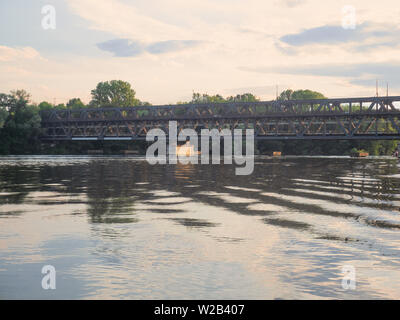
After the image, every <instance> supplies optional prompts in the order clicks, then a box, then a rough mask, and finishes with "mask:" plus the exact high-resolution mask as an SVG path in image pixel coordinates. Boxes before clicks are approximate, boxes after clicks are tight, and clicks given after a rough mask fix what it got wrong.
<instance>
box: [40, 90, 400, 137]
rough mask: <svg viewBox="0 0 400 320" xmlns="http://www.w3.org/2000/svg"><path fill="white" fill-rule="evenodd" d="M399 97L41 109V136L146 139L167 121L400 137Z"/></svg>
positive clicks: (283, 132) (281, 132) (268, 133)
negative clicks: (149, 132) (149, 133)
mask: <svg viewBox="0 0 400 320" xmlns="http://www.w3.org/2000/svg"><path fill="white" fill-rule="evenodd" d="M399 107H400V96H390V97H370V98H342V99H313V100H287V101H266V102H234V103H214V104H184V105H166V106H135V107H127V108H114V107H110V108H84V109H62V110H56V109H54V110H45V111H42V113H41V116H42V128H43V131H44V134H43V136H42V140H50V141H56V140H71V141H74V140H87V141H89V140H143V139H145V137H146V133H147V132H148V131H149V130H151V129H153V128H159V129H162V130H164V131H165V132H166V134H167V133H168V124H169V121H177V125H178V133H179V131H180V130H182V129H185V128H192V129H195V130H196V131H198V132H200V130H201V129H210V130H211V129H214V128H216V129H219V130H222V129H230V130H232V131H233V130H234V129H254V132H255V138H256V139H265V140H291V139H303V140H305V139H325V140H332V139H337V140H339V139H368V140H372V139H375V140H383V139H386V140H387V139H399V140H400V109H399Z"/></svg>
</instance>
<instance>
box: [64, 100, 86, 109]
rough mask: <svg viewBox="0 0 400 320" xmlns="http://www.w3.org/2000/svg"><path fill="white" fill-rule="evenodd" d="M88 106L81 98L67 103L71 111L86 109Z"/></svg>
mask: <svg viewBox="0 0 400 320" xmlns="http://www.w3.org/2000/svg"><path fill="white" fill-rule="evenodd" d="M85 107H86V105H85V104H84V103H83V102H82V100H81V99H80V98H73V99H70V100H69V101H68V103H67V108H70V109H82V108H85Z"/></svg>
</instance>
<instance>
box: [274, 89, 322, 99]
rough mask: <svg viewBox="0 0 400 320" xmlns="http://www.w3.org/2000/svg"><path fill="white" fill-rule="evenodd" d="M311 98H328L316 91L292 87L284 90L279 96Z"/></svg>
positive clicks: (283, 97)
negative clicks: (292, 88)
mask: <svg viewBox="0 0 400 320" xmlns="http://www.w3.org/2000/svg"><path fill="white" fill-rule="evenodd" d="M309 99H326V97H325V96H324V95H323V94H322V93H320V92H316V91H311V90H308V89H307V90H296V91H293V90H291V89H288V90H285V91H282V92H281V94H280V95H279V97H278V100H309Z"/></svg>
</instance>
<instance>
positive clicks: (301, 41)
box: [280, 23, 393, 46]
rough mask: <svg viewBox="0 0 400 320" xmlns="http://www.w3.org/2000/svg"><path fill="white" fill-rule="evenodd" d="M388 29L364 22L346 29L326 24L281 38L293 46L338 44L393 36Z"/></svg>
mask: <svg viewBox="0 0 400 320" xmlns="http://www.w3.org/2000/svg"><path fill="white" fill-rule="evenodd" d="M389 30H390V29H386V30H376V29H374V28H372V26H370V25H368V24H366V23H364V24H361V25H358V26H357V27H356V28H355V29H344V28H343V27H341V26H335V25H326V26H321V27H316V28H311V29H306V30H303V31H301V32H299V33H295V34H287V35H284V36H282V37H281V38H280V40H281V41H282V42H284V43H286V44H289V45H291V46H304V45H309V44H338V43H347V42H360V41H365V40H367V39H370V38H372V37H374V38H376V37H385V36H391V35H393V33H392V32H391V31H389Z"/></svg>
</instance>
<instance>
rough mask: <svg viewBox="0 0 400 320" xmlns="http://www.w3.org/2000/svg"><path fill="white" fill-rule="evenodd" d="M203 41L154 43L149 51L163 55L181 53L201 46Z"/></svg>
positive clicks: (148, 48)
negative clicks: (174, 52)
mask: <svg viewBox="0 0 400 320" xmlns="http://www.w3.org/2000/svg"><path fill="white" fill-rule="evenodd" d="M200 43H201V41H195V40H169V41H160V42H154V43H152V44H150V45H149V46H148V47H147V51H148V52H150V53H152V54H161V53H167V52H173V51H180V50H184V49H187V48H192V47H195V46H197V45H199V44H200Z"/></svg>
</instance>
